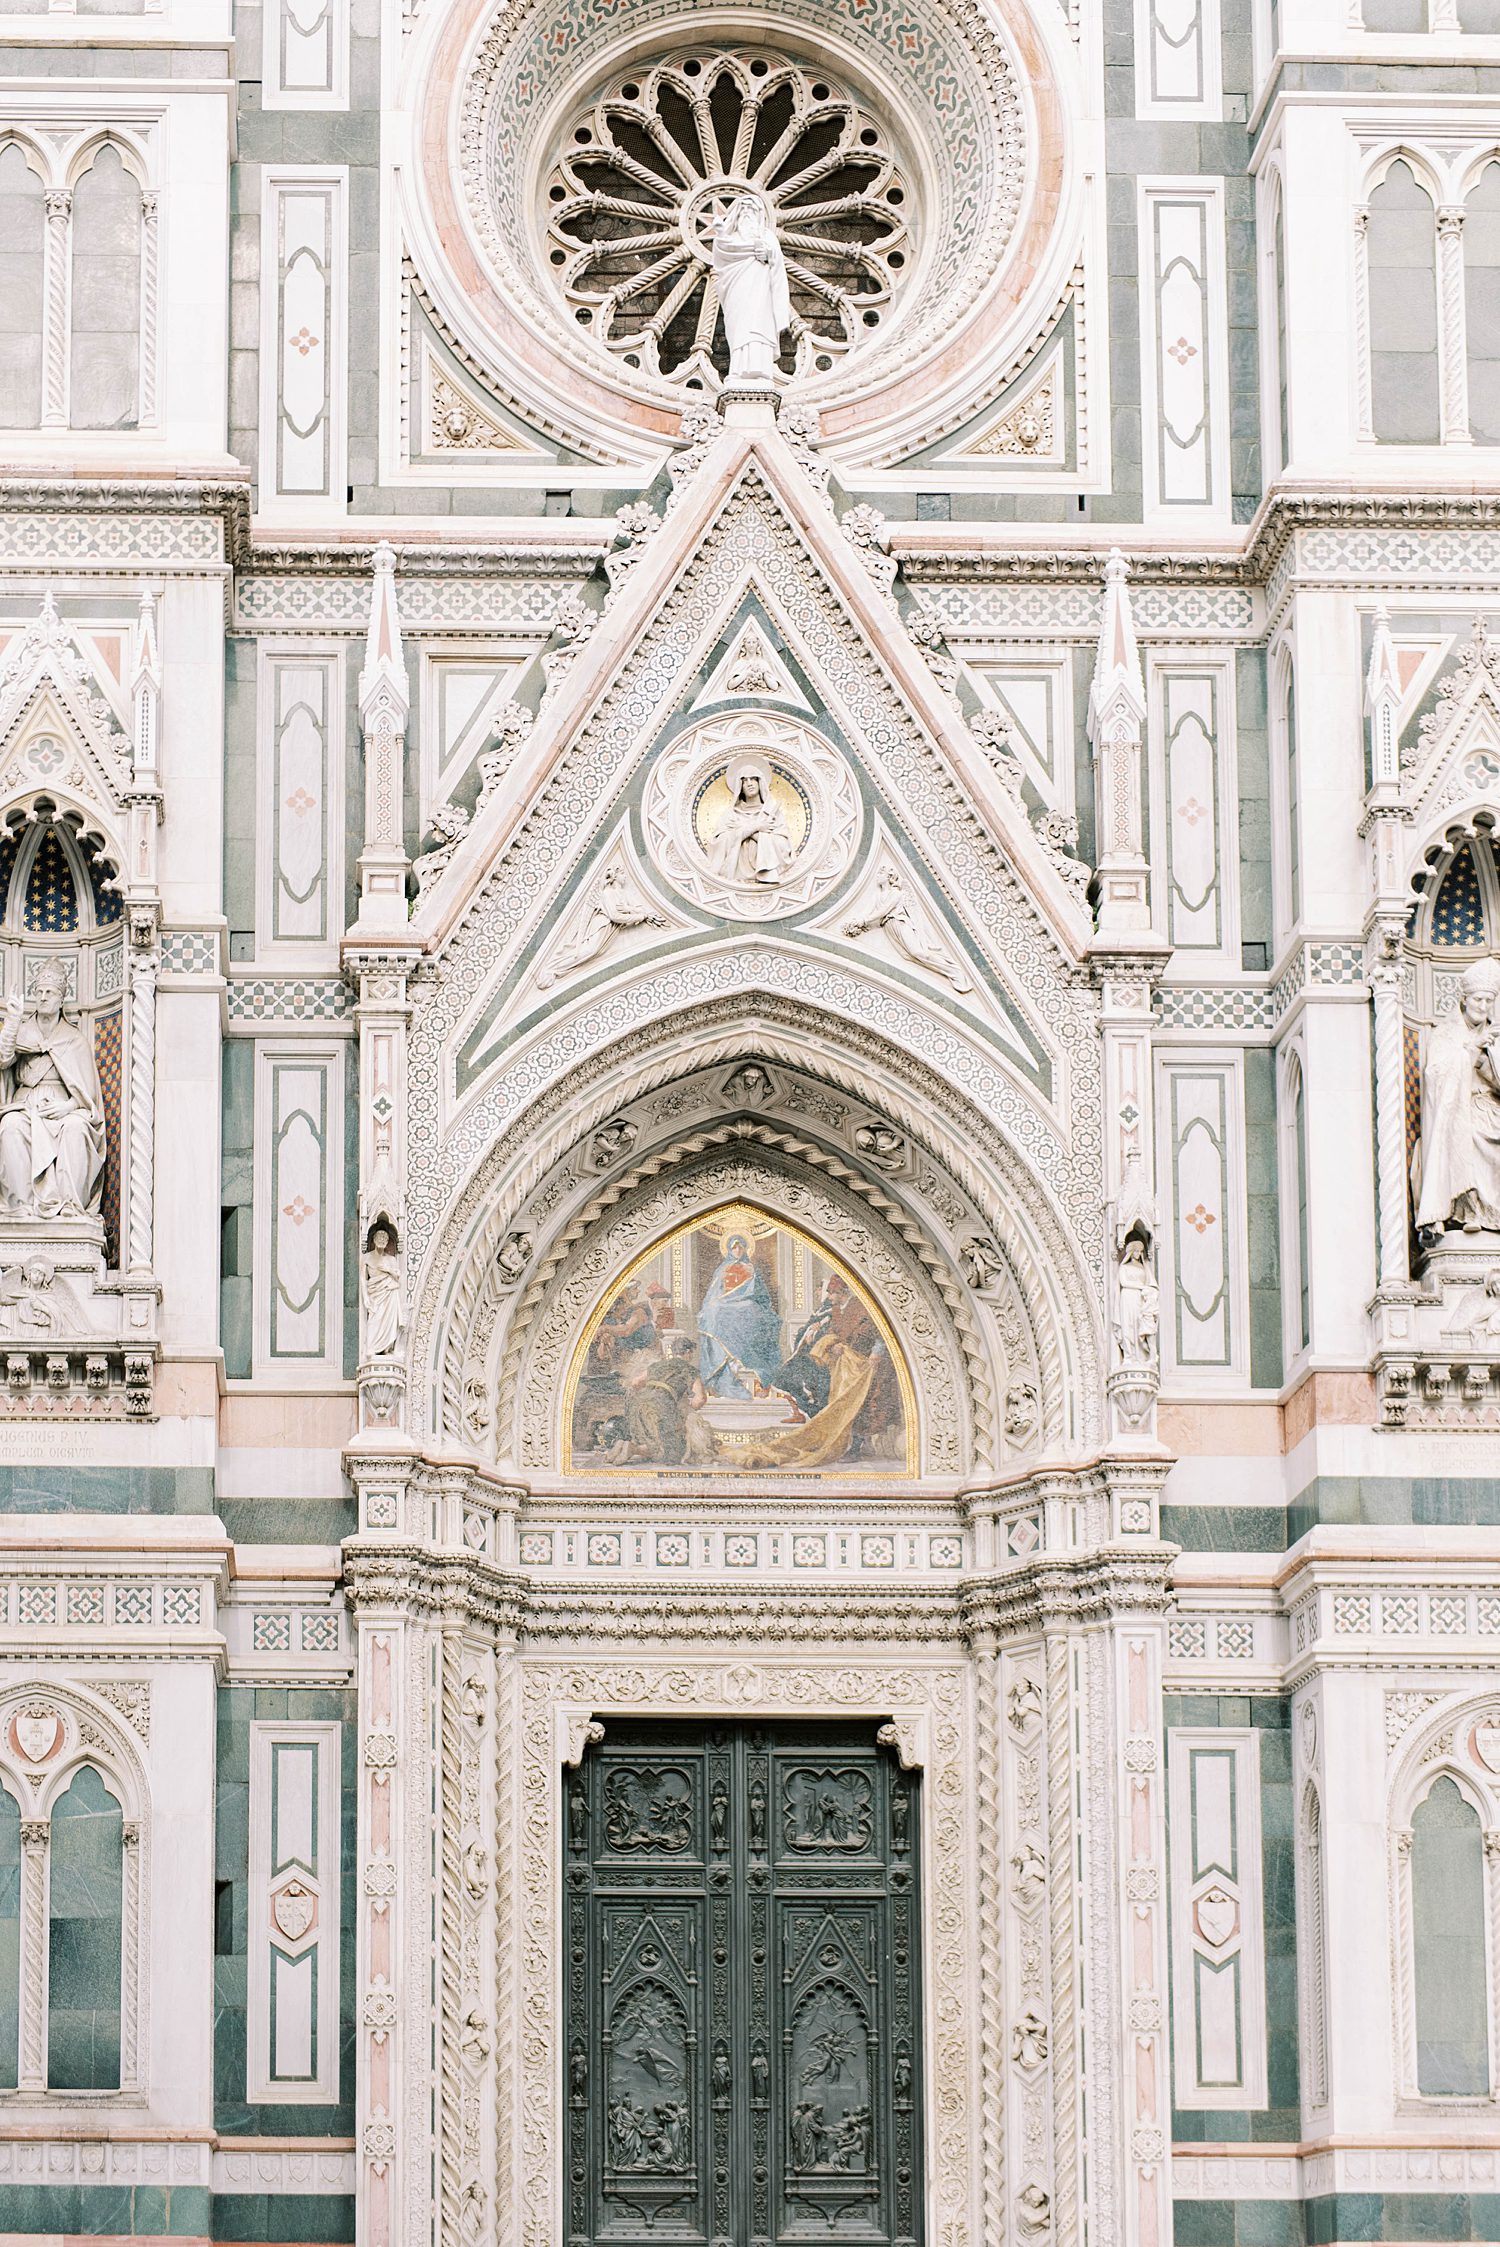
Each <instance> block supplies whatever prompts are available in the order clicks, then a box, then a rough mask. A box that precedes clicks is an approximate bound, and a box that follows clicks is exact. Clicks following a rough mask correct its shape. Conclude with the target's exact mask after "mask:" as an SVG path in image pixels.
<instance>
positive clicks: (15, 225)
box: [0, 141, 47, 429]
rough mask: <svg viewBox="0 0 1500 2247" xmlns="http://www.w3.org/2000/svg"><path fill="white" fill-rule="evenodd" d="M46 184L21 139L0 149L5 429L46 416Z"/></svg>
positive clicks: (0, 420)
mask: <svg viewBox="0 0 1500 2247" xmlns="http://www.w3.org/2000/svg"><path fill="white" fill-rule="evenodd" d="M46 228H47V217H46V187H45V184H44V181H43V177H42V172H41V165H40V159H39V158H36V157H33V156H30V155H28V153H27V151H26V150H25V149H24V148H23V147H22V146H21V145H20V143H19V142H18V141H10V142H8V143H7V144H6V145H5V146H4V147H0V294H3V298H4V304H5V322H4V329H3V332H0V428H3V429H35V428H36V427H37V425H38V423H39V422H40V421H41V418H42V330H43V326H44V324H45V312H46V307H45V300H44V293H43V292H44V275H45V270H46Z"/></svg>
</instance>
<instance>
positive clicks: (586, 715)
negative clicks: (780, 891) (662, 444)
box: [413, 430, 1090, 958]
mask: <svg viewBox="0 0 1500 2247" xmlns="http://www.w3.org/2000/svg"><path fill="white" fill-rule="evenodd" d="M747 603H748V604H749V606H750V608H751V609H752V610H753V608H754V607H755V605H757V604H758V606H759V608H760V610H761V611H762V613H763V615H764V618H765V619H766V620H767V623H768V625H769V627H770V631H769V632H768V634H767V637H768V638H770V639H771V644H772V647H773V651H777V650H781V651H784V653H781V654H779V660H780V661H782V662H783V663H784V665H785V667H786V668H787V670H788V673H789V675H790V676H791V677H792V679H793V681H794V683H795V684H796V685H797V687H798V690H799V692H802V693H804V694H806V693H807V692H808V688H809V686H811V688H812V689H813V691H814V693H815V695H816V698H817V701H818V704H819V706H820V707H821V708H824V709H828V710H830V711H832V712H833V713H834V714H835V715H837V716H839V717H840V719H841V722H843V723H844V724H845V726H846V730H848V731H850V732H852V733H855V734H856V735H857V733H858V728H857V726H855V725H853V724H852V723H851V721H850V719H849V715H848V712H847V711H846V710H844V709H843V708H842V705H843V703H844V702H845V701H846V700H847V698H848V695H849V692H850V686H851V682H850V680H849V674H850V672H851V670H862V671H864V672H866V673H871V672H873V673H875V674H878V679H877V681H876V682H875V683H876V684H877V687H878V690H879V692H880V695H881V699H882V700H884V701H886V703H887V706H888V708H889V707H890V706H891V705H895V706H896V707H898V708H899V711H900V716H901V720H902V722H903V723H902V730H903V731H904V732H905V733H906V734H907V735H908V736H910V737H912V740H911V745H912V746H913V747H915V746H916V745H917V744H918V743H920V746H921V748H922V750H924V751H925V761H926V762H927V763H928V764H929V766H930V768H931V771H932V774H933V776H934V777H936V778H940V779H941V781H942V782H943V783H944V784H945V785H946V786H947V787H948V788H950V789H953V790H955V791H956V792H957V794H958V795H959V796H960V797H961V798H962V800H963V802H964V803H965V804H966V805H967V806H968V807H969V808H970V810H971V811H972V814H973V816H974V818H975V820H976V822H977V823H978V825H979V827H980V828H982V829H983V830H984V831H985V833H986V834H987V835H988V837H989V838H990V840H991V841H992V842H993V844H994V845H995V847H996V848H997V850H998V852H999V853H1000V856H1001V857H1002V858H1003V860H1004V863H1005V866H1006V868H1007V869H1008V871H1009V874H1010V875H1011V877H1012V878H1013V879H1014V880H1015V881H1016V882H1017V883H1018V884H1019V886H1020V888H1021V890H1022V891H1023V893H1024V895H1025V898H1026V901H1027V904H1028V907H1029V910H1030V914H1031V917H1032V918H1033V920H1034V922H1035V924H1036V926H1037V928H1038V930H1039V932H1040V931H1041V930H1045V931H1046V933H1047V936H1048V938H1049V939H1050V941H1051V943H1052V944H1053V945H1054V946H1055V948H1056V949H1057V951H1058V952H1059V953H1060V954H1062V955H1064V956H1071V957H1074V958H1076V957H1078V956H1080V955H1081V954H1082V952H1083V950H1084V949H1085V947H1086V945H1087V942H1088V938H1089V934H1090V929H1089V926H1088V923H1087V917H1086V914H1085V912H1084V910H1083V908H1082V907H1081V906H1080V905H1079V903H1078V901H1077V900H1076V899H1075V898H1074V897H1073V896H1071V894H1070V893H1069V891H1068V889H1067V886H1066V885H1065V884H1064V883H1063V882H1062V881H1061V879H1060V878H1059V877H1058V875H1057V874H1056V872H1055V871H1054V869H1053V868H1052V867H1051V866H1050V864H1049V863H1048V861H1047V859H1046V856H1045V854H1044V853H1043V852H1042V851H1041V850H1040V849H1039V847H1038V846H1037V844H1036V841H1035V838H1034V836H1033V834H1032V832H1031V828H1030V824H1029V822H1028V821H1027V820H1026V818H1025V815H1024V813H1023V812H1022V811H1021V810H1020V809H1019V808H1018V807H1017V806H1016V805H1015V804H1014V803H1013V802H1012V801H1011V800H1010V798H1009V796H1008V793H1007V791H1006V790H1005V789H1004V788H1003V787H1002V786H1001V785H1000V783H999V782H998V781H997V780H996V778H995V775H994V773H993V771H992V769H991V767H990V765H989V763H988V760H987V759H986V758H985V757H984V756H983V754H982V753H981V752H980V750H979V749H978V747H977V746H976V744H975V743H974V742H973V740H972V739H971V738H970V735H969V732H968V729H967V726H966V725H965V724H964V722H963V720H962V718H961V716H960V714H959V712H958V710H957V708H956V706H955V705H954V703H953V702H952V701H951V700H950V699H949V698H948V697H947V696H946V695H945V694H944V693H943V692H942V690H941V688H940V687H939V686H938V684H937V682H936V681H935V679H934V677H933V675H932V672H931V671H930V669H929V668H928V666H927V664H926V663H925V662H924V661H923V658H922V655H921V652H920V650H919V649H918V648H917V646H916V644H915V643H914V642H913V641H912V640H911V639H910V637H909V636H908V634H907V633H906V631H905V629H904V627H903V626H902V624H901V621H900V618H899V615H898V613H897V611H896V608H895V605H894V603H893V602H892V601H891V600H890V599H889V597H888V595H887V594H885V592H884V591H883V590H882V588H881V587H880V586H879V585H878V584H877V583H876V582H875V581H874V580H873V578H872V576H871V574H870V573H869V572H868V571H867V570H866V569H865V567H864V566H863V565H862V563H861V561H860V558H859V554H858V552H857V550H856V548H855V546H854V545H853V543H852V542H851V541H850V540H848V539H846V538H845V537H844V536H843V535H842V533H841V531H840V527H839V524H838V522H837V520H836V519H835V517H834V515H833V513H832V511H831V510H830V509H829V508H828V507H827V506H826V505H825V504H824V503H823V501H822V499H821V496H820V495H819V494H818V493H817V492H816V491H815V490H814V488H813V486H812V484H811V483H810V482H809V480H808V479H807V477H806V476H805V475H804V474H803V472H802V470H801V469H800V467H799V466H798V464H797V461H796V459H795V456H794V455H793V454H792V452H791V451H790V449H789V448H788V446H787V445H786V444H785V443H784V442H783V441H782V440H781V438H780V437H779V436H778V435H777V434H776V433H775V431H774V430H771V431H767V432H764V433H762V432H760V431H757V432H755V433H754V435H753V437H751V436H747V435H744V434H741V433H738V432H726V434H725V435H724V436H723V437H722V438H721V439H720V440H719V443H718V444H717V445H716V446H715V447H714V448H713V450H712V451H711V452H710V454H709V456H708V458H707V460H706V461H705V462H704V464H703V466H702V468H701V469H700V470H699V472H698V474H697V475H696V476H695V477H694V478H693V479H692V480H691V482H689V483H688V484H686V485H684V487H683V488H682V490H681V492H680V493H679V495H678V499H677V501H676V503H675V504H674V506H673V507H672V509H671V510H670V512H669V513H668V515H667V518H666V520H665V522H664V523H663V524H662V525H661V527H660V528H659V529H658V530H657V531H656V532H655V533H654V534H653V535H652V536H651V537H650V538H649V539H648V540H647V541H646V544H645V546H644V550H643V552H642V555H641V558H640V560H639V561H636V562H635V563H634V564H633V566H632V567H631V568H630V569H629V571H628V573H626V574H622V575H621V576H620V577H619V579H618V581H617V583H616V586H615V588H614V590H613V591H612V593H611V596H610V599H609V601H608V602H607V604H606V607H605V611H604V615H603V617H602V618H601V620H600V622H599V624H598V626H597V628H596V629H595V630H594V631H593V632H592V633H591V635H590V637H589V639H588V641H587V643H586V645H585V647H584V648H583V650H582V651H581V653H580V655H579V657H578V659H577V660H576V662H574V663H573V664H572V665H571V666H570V667H569V669H568V671H567V672H566V674H565V676H564V677H563V678H562V680H561V681H560V684H559V686H558V688H557V690H556V691H555V692H554V693H551V694H549V695H548V696H547V698H546V700H545V701H544V703H543V706H542V710H541V712H540V714H539V716H538V719H537V723H536V725H535V727H534V728H533V729H532V732H531V734H530V736H529V738H528V740H527V743H526V747H525V751H524V754H523V755H521V756H518V757H517V759H516V762H515V765H514V767H513V769H512V773H511V775H510V784H509V785H508V787H507V788H506V789H505V791H504V792H503V793H502V794H501V795H499V796H497V797H496V799H495V800H494V802H493V803H492V804H490V805H489V806H488V807H487V810H486V812H485V814H484V815H482V816H481V817H479V818H477V819H476V820H475V822H474V825H473V827H472V829H471V830H470V831H469V832H468V833H467V834H466V835H465V837H464V839H463V842H462V844H461V846H460V847H459V849H458V850H457V851H456V852H455V854H454V858H453V861H452V864H451V865H450V867H449V868H448V870H447V872H446V874H445V875H444V878H443V881H442V884H441V887H440V888H439V889H436V890H434V891H433V892H432V893H431V895H430V897H429V898H428V899H426V900H424V902H423V904H422V905H421V907H420V908H419V909H418V912H417V914H416V915H415V916H414V923H413V932H414V933H420V934H421V935H422V936H423V937H424V938H426V939H427V940H428V941H429V942H431V943H432V944H433V946H434V948H441V947H442V946H443V945H445V944H446V943H447V942H448V941H449V940H450V939H451V936H452V933H453V931H454V930H455V929H456V928H457V926H458V925H459V923H460V922H461V921H462V920H463V918H464V917H465V915H466V913H467V911H468V909H469V906H470V905H471V903H472V901H473V899H474V898H475V896H476V895H477V894H478V893H479V891H480V890H481V889H482V888H483V886H484V885H485V883H486V882H487V881H488V880H489V878H490V876H491V874H492V872H493V870H494V868H495V867H496V865H497V864H498V863H499V861H500V860H501V859H502V858H503V857H504V855H505V853H506V852H507V850H508V848H509V847H510V845H511V843H512V841H513V840H514V839H515V838H516V836H517V835H518V832H519V831H520V829H521V828H522V826H523V825H524V823H525V822H526V821H527V820H528V819H529V818H530V817H531V816H532V814H533V813H534V812H535V811H536V809H537V808H538V807H539V805H540V803H541V799H542V797H543V795H544V794H545V793H546V792H547V790H548V789H549V788H550V787H552V785H553V784H554V782H555V781H556V780H557V779H558V778H560V777H562V776H563V774H564V773H566V772H567V771H568V770H569V768H570V767H571V768H574V769H575V770H576V768H578V767H580V766H581V765H582V763H583V759H582V758H580V757H579V755H578V751H579V749H580V747H581V746H582V745H583V744H584V743H585V742H586V741H587V740H588V738H589V736H590V735H591V733H592V732H593V731H594V730H595V729H596V727H597V724H598V721H599V719H600V718H601V716H602V715H603V714H604V713H605V711H606V710H607V709H609V707H610V705H611V704H613V705H615V708H614V709H613V710H612V711H611V713H610V714H611V715H612V716H613V717H614V718H615V720H616V721H617V723H616V729H615V738H616V739H618V737H619V728H618V719H619V715H620V713H619V708H618V705H619V703H620V700H621V690H622V689H623V688H625V687H626V686H627V685H633V686H634V687H636V689H637V690H638V691H639V692H640V693H642V694H644V695H648V696H649V697H650V698H651V699H650V702H649V704H648V705H645V706H642V707H640V708H639V709H638V711H637V719H638V724H637V746H639V745H640V743H641V736H642V734H643V733H644V730H645V726H646V724H647V722H648V721H649V719H650V718H651V717H652V716H653V715H658V714H659V713H660V712H661V711H662V710H663V709H665V708H667V707H672V708H675V709H678V710H680V711H681V712H683V713H684V714H685V713H686V712H687V711H688V709H690V708H691V706H692V704H693V703H694V702H695V701H696V700H697V698H698V697H699V696H700V695H701V694H702V692H703V690H704V688H705V687H706V685H707V684H708V682H709V678H710V676H711V673H712V669H713V667H714V665H715V664H717V663H719V662H721V661H722V659H723V657H724V656H725V655H726V654H728V653H729V652H731V651H730V648H729V647H728V646H726V645H723V644H722V643H724V641H725V637H726V634H727V633H728V632H729V631H730V630H731V629H732V628H734V627H735V625H736V621H737V620H738V619H739V618H740V616H741V614H742V612H743V611H745V609H746V605H747ZM757 621H759V620H757ZM772 635H774V637H772ZM861 699H862V700H867V699H868V697H867V696H862V697H861ZM880 730H881V733H882V736H884V734H885V732H886V730H887V729H886V727H885V726H884V725H882V727H881V729H880ZM872 746H873V744H870V743H865V744H862V753H863V752H864V751H867V750H868V749H869V748H870V747H872ZM613 777H614V779H615V781H616V782H617V783H618V781H619V780H620V779H621V778H623V774H622V773H621V771H620V768H619V767H618V766H616V768H615V772H614V775H613ZM599 801H600V799H599V798H598V797H597V796H595V797H594V798H593V799H592V806H593V807H597V806H598V804H599Z"/></svg>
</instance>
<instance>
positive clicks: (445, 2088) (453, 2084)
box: [437, 1629, 463, 2240]
mask: <svg viewBox="0 0 1500 2247" xmlns="http://www.w3.org/2000/svg"><path fill="white" fill-rule="evenodd" d="M438 1658H439V1661H440V1663H441V1665H442V1681H441V1685H440V1687H439V1709H440V1717H439V1728H438V1758H439V1767H440V1773H441V1776H440V1780H439V1800H440V1804H441V1818H442V1833H441V1862H442V1887H441V1893H440V1896H439V1904H438V1925H437V1942H438V1951H439V1959H440V1969H441V2004H440V2009H439V2015H438V2073H439V2099H440V2107H439V2113H438V2143H439V2149H440V2150H439V2164H440V2184H439V2192H440V2201H439V2205H440V2208H441V2217H440V2221H439V2234H440V2236H441V2237H442V2238H443V2239H447V2240H456V2239H458V2238H459V2237H460V2230H459V2213H460V2208H461V2201H460V2194H461V2191H462V2188H463V2174H462V2172H463V2123H462V2102H463V2080H462V2058H461V2053H460V2049H459V2035H460V2033H461V2029H462V2025H463V2016H462V2008H461V2006H460V2003H459V2000H460V1996H461V1994H462V1989H463V1974H462V1945H461V1943H460V1941H459V1921H460V1918H461V1915H462V1911H463V1900H462V1888H461V1881H462V1871H463V1868H462V1865H461V1862H460V1846H459V1845H460V1839H461V1834H460V1828H461V1825H462V1818H461V1814H460V1813H461V1805H460V1790H459V1759H460V1756H461V1754H462V1705H461V1699H460V1671H461V1669H462V1661H463V1641H462V1639H461V1637H460V1635H459V1633H458V1632H457V1631H456V1630H452V1629H449V1630H445V1631H444V1632H443V1636H442V1641H441V1646H440V1650H439V1657H438Z"/></svg>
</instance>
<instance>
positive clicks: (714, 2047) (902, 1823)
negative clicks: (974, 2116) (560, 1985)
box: [564, 1722, 922, 2247]
mask: <svg viewBox="0 0 1500 2247" xmlns="http://www.w3.org/2000/svg"><path fill="white" fill-rule="evenodd" d="M874 1731H875V1728H874V1726H873V1725H870V1726H865V1727H856V1726H851V1725H809V1726H806V1727H798V1728H795V1729H794V1728H791V1727H787V1728H784V1729H783V1728H775V1729H773V1728H771V1727H768V1726H765V1725H743V1726H733V1725H717V1726H714V1727H712V1728H709V1729H702V1728H699V1729H690V1728H688V1727H685V1726H669V1725H646V1724H639V1725H622V1724H618V1723H615V1722H611V1723H610V1725H609V1726H608V1728H607V1731H606V1735H605V1738H604V1740H603V1742H602V1743H601V1744H600V1745H598V1746H597V1747H594V1748H591V1749H590V1750H589V1752H588V1754H587V1756H586V1757H585V1760H584V1763H583V1765H582V1768H581V1769H580V1770H578V1771H576V1772H574V1773H572V1774H571V1776H570V1779H569V1792H568V1801H567V1811H568V1815H567V1869H566V1884H567V1914H566V1923H567V1942H568V1954H567V1960H566V1974H565V1988H566V2025H565V2058H564V2068H565V2076H566V2082H565V2102H566V2111H567V2142H566V2155H565V2159H566V2163H567V2196H568V2236H569V2247H596V2243H597V2247H604V2243H605V2242H608V2243H609V2247H662V2243H663V2242H670V2243H672V2247H783V2243H790V2242H793V2241H807V2240H835V2241H838V2240H849V2241H865V2242H870V2243H871V2247H916V2243H917V2242H918V2241H920V2239H921V2237H922V2214H921V2210H922V2183H921V2106H920V2098H919V2080H920V2061H921V2023H920V2012H919V2003H918V1998H919V1992H918V1974H919V1959H920V1947H921V1946H920V1920H919V1900H918V1886H917V1871H918V1868H917V1842H918V1832H919V1823H920V1821H919V1816H918V1798H917V1789H916V1779H915V1776H914V1775H913V1774H908V1773H905V1772H903V1771H901V1770H900V1769H899V1767H898V1765H897V1763H896V1759H895V1757H894V1756H893V1755H892V1754H890V1753H889V1752H888V1751H887V1750H885V1749H882V1748H879V1747H877V1746H876V1744H875V1738H874Z"/></svg>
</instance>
